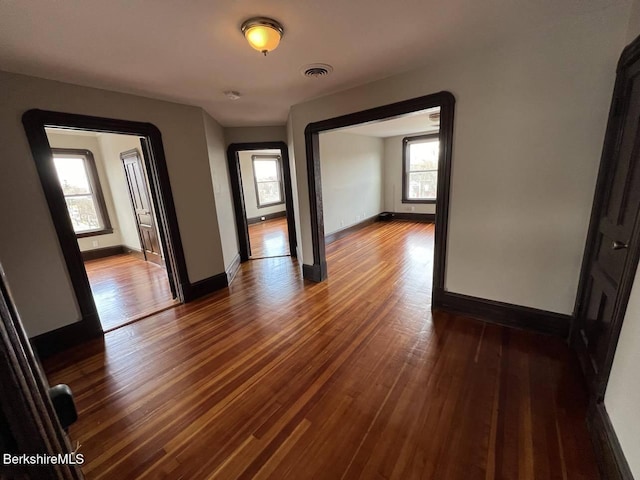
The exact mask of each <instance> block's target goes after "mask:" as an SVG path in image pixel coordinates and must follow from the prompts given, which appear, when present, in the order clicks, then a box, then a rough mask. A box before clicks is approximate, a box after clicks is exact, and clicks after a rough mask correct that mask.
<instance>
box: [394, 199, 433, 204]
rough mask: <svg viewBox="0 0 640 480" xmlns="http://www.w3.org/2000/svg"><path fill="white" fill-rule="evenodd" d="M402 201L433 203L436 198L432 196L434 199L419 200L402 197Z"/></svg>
mask: <svg viewBox="0 0 640 480" xmlns="http://www.w3.org/2000/svg"><path fill="white" fill-rule="evenodd" d="M402 203H422V204H424V205H434V204H435V203H436V199H435V198H434V199H425V200H421V199H417V200H410V199H406V198H403V199H402Z"/></svg>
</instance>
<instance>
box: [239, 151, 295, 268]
mask: <svg viewBox="0 0 640 480" xmlns="http://www.w3.org/2000/svg"><path fill="white" fill-rule="evenodd" d="M275 149H279V150H280V156H281V157H282V174H283V180H284V202H285V205H286V215H287V230H288V232H289V251H290V252H291V256H292V257H296V256H297V252H298V249H297V248H298V241H297V236H296V221H295V215H294V208H293V188H292V186H291V166H290V164H289V147H288V146H287V144H286V143H284V142H252V143H232V144H231V145H229V147H228V148H227V163H228V165H229V181H230V183H231V194H232V196H233V210H234V213H235V217H236V230H237V232H238V244H239V248H240V261H242V262H246V261H248V260H249V257H250V256H251V245H250V244H249V224H248V223H247V209H246V206H245V204H244V195H243V194H242V174H241V172H240V160H239V157H238V152H242V151H249V150H275Z"/></svg>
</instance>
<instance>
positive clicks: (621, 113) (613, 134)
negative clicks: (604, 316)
mask: <svg viewBox="0 0 640 480" xmlns="http://www.w3.org/2000/svg"><path fill="white" fill-rule="evenodd" d="M638 61H640V36H639V37H637V38H636V39H635V40H634V41H633V42H632V43H631V44H629V45H628V46H627V47H626V48H625V49H624V50H623V52H622V54H621V55H620V60H619V61H618V67H617V70H616V73H617V76H616V82H615V86H614V90H613V99H612V101H611V107H610V109H609V118H608V121H607V129H606V134H605V138H604V145H603V149H602V157H601V160H600V168H599V170H598V180H597V182H596V189H595V193H594V198H593V206H592V209H591V218H590V221H589V230H588V233H587V240H586V244H585V250H584V256H583V258H582V266H581V270H580V280H579V283H578V291H577V294H576V303H575V306H574V310H573V315H572V321H571V333H570V336H569V342H570V344H571V346H572V347H573V348H575V349H576V351H577V353H578V358H579V360H580V363H581V365H582V368H583V370H585V369H590V368H591V369H592V366H591V361H590V360H589V358H588V355H587V353H586V351H585V350H584V348H583V343H582V341H581V340H580V327H581V325H582V321H583V320H582V319H581V318H580V313H581V309H582V308H583V306H584V305H583V303H584V296H585V294H586V293H587V292H586V288H587V284H588V279H589V268H590V265H591V263H592V262H593V259H594V256H595V255H596V253H597V252H595V244H596V239H597V233H598V226H599V222H600V213H601V210H602V208H603V202H604V196H605V190H606V188H607V184H608V182H609V180H610V175H611V172H612V167H613V162H614V161H615V157H616V154H617V152H618V149H619V148H620V142H621V139H622V129H623V127H624V117H625V113H626V108H627V105H628V104H629V101H630V98H629V97H630V95H631V90H630V89H629V88H627V86H628V85H627V80H628V79H627V72H628V68H629V67H630V66H631V65H632V64H634V63H635V62H638ZM639 260H640V215H638V214H636V219H635V223H634V226H633V231H632V234H631V239H630V241H629V247H628V254H627V260H626V262H625V265H624V269H623V272H622V277H621V279H620V283H619V287H618V294H617V296H616V300H615V304H614V307H613V314H612V319H611V334H610V337H609V340H608V343H607V351H606V354H605V361H604V365H603V366H602V368H601V370H600V371H599V372H598V375H597V376H596V378H595V383H594V384H593V385H590V386H589V387H590V393H591V395H592V400H593V401H594V402H601V401H603V400H604V395H605V391H606V388H607V384H608V383H609V377H610V375H611V369H612V367H613V359H614V357H615V352H616V347H617V345H618V340H619V338H620V332H621V330H622V323H623V321H624V316H625V313H626V311H627V305H628V303H629V298H630V296H631V288H632V286H633V281H634V278H635V275H636V270H637V268H638V263H639ZM587 371H593V370H587Z"/></svg>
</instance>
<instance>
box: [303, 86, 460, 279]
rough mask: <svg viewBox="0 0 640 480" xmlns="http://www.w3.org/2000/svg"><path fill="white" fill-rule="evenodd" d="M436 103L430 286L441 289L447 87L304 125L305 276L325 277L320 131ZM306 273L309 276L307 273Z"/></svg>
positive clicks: (449, 136) (449, 128)
mask: <svg viewBox="0 0 640 480" xmlns="http://www.w3.org/2000/svg"><path fill="white" fill-rule="evenodd" d="M438 106H439V107H440V132H439V136H440V157H439V159H438V198H437V199H436V233H435V245H434V252H435V253H434V262H433V287H434V289H437V288H441V289H444V284H445V262H446V258H447V252H446V249H447V231H448V225H449V195H450V185H451V162H452V158H453V155H452V150H453V116H454V110H455V97H454V96H453V94H451V93H450V92H446V91H443V92H438V93H434V94H431V95H426V96H424V97H418V98H413V99H410V100H405V101H402V102H397V103H393V104H390V105H383V106H381V107H375V108H371V109H368V110H363V111H361V112H356V113H350V114H348V115H342V116H340V117H335V118H330V119H328V120H322V121H319V122H314V123H310V124H309V125H307V127H306V128H305V131H304V136H305V147H306V157H307V182H308V187H309V207H310V208H309V210H310V216H311V218H310V221H311V240H312V244H313V268H306V269H305V268H304V266H305V265H303V270H302V272H303V275H304V278H307V279H309V280H312V281H322V280H324V279H326V278H327V267H326V265H327V260H326V251H325V239H324V214H323V204H322V180H321V167H320V147H319V134H320V132H324V131H327V130H333V129H336V128H343V127H349V126H352V125H358V124H360V123H366V122H375V121H381V120H385V119H387V118H391V117H398V116H401V115H406V114H409V113H412V112H416V111H419V110H426V109H427V108H432V107H438ZM307 261H308V260H307ZM305 272H306V273H305ZM307 274H308V275H310V276H307Z"/></svg>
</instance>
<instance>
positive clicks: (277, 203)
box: [258, 200, 284, 208]
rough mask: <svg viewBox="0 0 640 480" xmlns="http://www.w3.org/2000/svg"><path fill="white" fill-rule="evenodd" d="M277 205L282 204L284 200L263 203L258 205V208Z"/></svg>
mask: <svg viewBox="0 0 640 480" xmlns="http://www.w3.org/2000/svg"><path fill="white" fill-rule="evenodd" d="M277 205H284V200H283V201H282V202H276V203H265V204H263V205H258V208H267V207H275V206H277Z"/></svg>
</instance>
